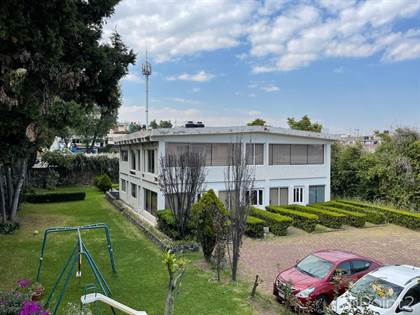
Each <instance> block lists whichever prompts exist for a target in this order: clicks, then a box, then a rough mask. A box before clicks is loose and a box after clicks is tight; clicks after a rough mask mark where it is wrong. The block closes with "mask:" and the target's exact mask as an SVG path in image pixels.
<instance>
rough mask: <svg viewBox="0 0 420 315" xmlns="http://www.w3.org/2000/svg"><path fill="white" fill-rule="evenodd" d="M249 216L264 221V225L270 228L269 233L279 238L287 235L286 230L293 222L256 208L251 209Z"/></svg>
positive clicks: (287, 218)
mask: <svg viewBox="0 0 420 315" xmlns="http://www.w3.org/2000/svg"><path fill="white" fill-rule="evenodd" d="M251 215H252V216H254V217H257V218H259V219H262V220H264V222H265V223H266V225H267V226H268V227H269V228H270V232H271V233H273V234H275V235H280V236H281V235H286V234H287V228H288V227H289V226H290V224H292V222H293V220H292V219H291V218H289V217H285V216H282V215H280V214H276V213H272V212H268V211H266V210H261V209H257V208H251Z"/></svg>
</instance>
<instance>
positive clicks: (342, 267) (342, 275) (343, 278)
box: [336, 261, 352, 295]
mask: <svg viewBox="0 0 420 315" xmlns="http://www.w3.org/2000/svg"><path fill="white" fill-rule="evenodd" d="M336 277H337V282H338V283H337V288H336V290H337V291H338V294H339V295H341V294H343V293H344V292H345V291H346V290H347V288H348V286H349V284H350V281H352V277H351V263H350V261H345V262H342V263H341V264H339V265H338V266H337V269H336Z"/></svg>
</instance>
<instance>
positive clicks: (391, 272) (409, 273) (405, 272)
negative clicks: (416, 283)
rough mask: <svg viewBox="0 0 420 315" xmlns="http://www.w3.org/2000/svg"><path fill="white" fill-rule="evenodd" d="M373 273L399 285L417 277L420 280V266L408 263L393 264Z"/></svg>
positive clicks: (404, 284) (403, 284)
mask: <svg viewBox="0 0 420 315" xmlns="http://www.w3.org/2000/svg"><path fill="white" fill-rule="evenodd" d="M371 275H372V276H374V277H377V278H381V279H384V280H386V281H389V282H392V283H395V284H397V285H399V286H406V285H407V283H408V282H410V281H411V280H413V279H415V278H418V279H419V280H420V268H419V267H414V266H408V265H401V266H400V265H391V266H385V267H382V268H379V269H378V270H376V271H374V272H372V273H371Z"/></svg>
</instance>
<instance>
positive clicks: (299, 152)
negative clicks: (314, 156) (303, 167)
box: [290, 144, 308, 164]
mask: <svg viewBox="0 0 420 315" xmlns="http://www.w3.org/2000/svg"><path fill="white" fill-rule="evenodd" d="M290 163H291V164H307V163H308V146H307V145H306V144H292V145H291V146H290Z"/></svg>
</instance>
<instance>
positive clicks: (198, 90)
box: [192, 87, 201, 93]
mask: <svg viewBox="0 0 420 315" xmlns="http://www.w3.org/2000/svg"><path fill="white" fill-rule="evenodd" d="M192 91H193V92H194V93H198V92H200V91H201V89H200V88H198V87H195V88H193V89H192Z"/></svg>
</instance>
